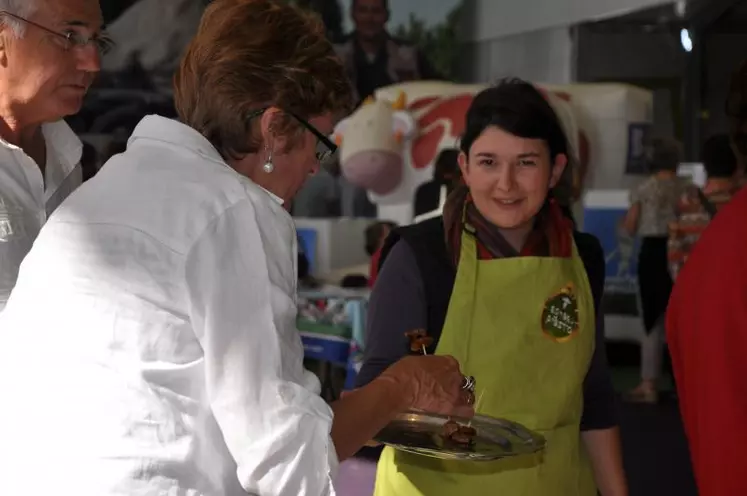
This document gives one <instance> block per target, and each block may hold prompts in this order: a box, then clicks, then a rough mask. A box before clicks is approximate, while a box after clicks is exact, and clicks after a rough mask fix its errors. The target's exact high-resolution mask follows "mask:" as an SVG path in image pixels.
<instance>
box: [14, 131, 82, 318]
mask: <svg viewBox="0 0 747 496" xmlns="http://www.w3.org/2000/svg"><path fill="white" fill-rule="evenodd" d="M42 134H43V135H44V141H45V143H46V148H47V150H46V152H47V163H46V164H45V167H44V170H45V174H44V177H42V172H41V169H40V168H39V165H38V164H37V163H36V162H35V161H34V159H32V158H31V157H29V156H28V155H27V154H26V152H24V151H23V150H22V149H21V148H19V147H17V146H15V145H12V144H10V143H8V142H6V141H3V140H0V310H2V309H3V307H5V303H6V302H7V301H8V296H10V292H11V291H12V290H13V287H14V286H15V283H16V278H17V277H18V267H19V266H20V265H21V262H22V261H23V259H24V257H25V256H26V254H27V253H28V252H29V250H30V249H31V245H32V244H33V242H34V239H35V238H36V236H37V234H39V229H41V226H43V225H44V222H45V221H46V220H47V216H48V215H49V214H51V213H52V212H53V211H54V209H55V208H57V206H59V204H60V203H62V201H63V200H64V199H65V198H67V196H68V195H69V194H70V193H71V192H72V191H73V190H74V189H75V188H77V187H78V186H80V184H81V182H82V178H83V176H82V173H81V169H80V157H81V153H82V150H83V146H82V144H81V142H80V140H79V139H78V137H77V136H76V135H75V133H73V131H72V130H71V129H70V128H69V127H68V125H67V124H66V123H65V122H64V121H58V122H54V123H50V124H43V125H42Z"/></svg>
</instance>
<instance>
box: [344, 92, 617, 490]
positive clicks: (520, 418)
mask: <svg viewBox="0 0 747 496" xmlns="http://www.w3.org/2000/svg"><path fill="white" fill-rule="evenodd" d="M573 164H574V159H573V153H572V150H571V148H570V145H569V144H568V140H567V138H566V135H565V133H564V130H563V128H562V125H561V123H560V121H559V119H558V117H557V115H556V114H555V112H554V111H553V108H552V107H551V105H550V104H549V103H548V102H547V101H546V100H545V99H544V98H543V97H542V95H541V93H540V92H539V91H538V90H537V89H536V88H534V87H533V86H532V85H530V84H529V83H526V82H523V81H518V80H507V81H503V82H501V83H499V84H498V85H496V86H494V87H491V88H488V89H486V90H484V91H483V92H482V93H480V94H478V95H477V96H476V97H475V99H474V101H473V103H472V106H471V107H470V109H469V111H468V112H467V118H466V130H465V133H464V135H463V136H462V139H461V142H460V154H459V166H460V169H461V173H462V178H463V183H462V184H461V185H460V186H458V187H457V188H456V189H455V190H454V191H453V192H452V193H451V194H450V195H449V199H448V201H447V204H446V206H445V208H444V215H443V218H437V219H433V220H429V221H425V222H423V223H420V224H416V225H414V226H409V227H405V228H401V229H397V230H395V231H394V232H393V233H392V235H390V237H389V239H388V240H387V242H386V244H385V247H384V249H383V250H382V254H381V260H382V261H381V272H380V274H379V278H378V280H377V282H376V285H375V287H374V289H373V293H372V295H371V299H370V302H369V318H368V328H367V336H366V349H365V361H364V365H363V368H362V370H361V372H360V375H359V377H358V381H359V385H363V384H367V383H368V382H369V381H371V380H373V378H375V377H377V376H378V375H379V374H380V373H382V372H383V371H384V370H385V369H386V368H387V367H388V366H389V365H390V364H391V363H394V362H395V361H396V360H397V359H399V358H400V357H402V356H403V355H405V354H407V353H408V352H409V343H408V340H407V337H406V336H405V333H406V332H408V331H410V330H413V329H425V330H426V331H427V334H428V336H429V337H430V338H432V339H433V342H432V345H431V346H430V347H429V349H428V353H429V354H449V355H453V356H454V357H456V358H457V359H458V360H459V363H460V364H461V365H462V369H463V371H464V372H465V374H467V375H469V376H474V377H475V378H476V384H477V387H476V391H475V394H476V396H479V397H480V398H481V401H480V404H479V405H478V411H477V413H479V414H484V415H489V416H492V417H498V418H508V419H510V420H513V421H517V422H520V423H522V424H524V425H526V426H527V427H529V428H530V429H534V430H538V431H540V432H542V434H543V435H544V436H545V437H546V438H547V440H548V443H547V451H546V453H545V456H544V459H543V460H538V459H536V458H531V457H529V458H525V457H518V458H516V459H506V460H502V461H498V462H495V463H487V464H481V465H480V466H479V467H475V466H473V465H465V463H464V462H447V461H438V462H434V461H432V460H429V459H426V458H424V457H421V456H417V455H410V454H405V453H395V452H394V451H393V450H391V449H389V448H386V449H385V450H384V452H383V453H382V457H381V460H380V462H379V468H378V474H377V482H376V494H377V495H388V494H398V495H424V494H427V495H436V496H438V495H442V494H443V495H451V494H484V493H485V488H486V487H500V488H501V492H502V493H505V494H524V495H537V496H567V495H569V494H574V495H577V496H594V495H596V494H597V490H599V491H601V493H602V494H603V495H605V496H611V495H615V496H617V495H625V494H627V489H626V483H625V477H624V473H623V468H622V462H621V457H620V446H619V438H618V431H617V423H616V418H615V417H616V415H615V406H614V405H615V403H614V395H613V391H612V388H611V384H610V377H609V371H608V368H607V365H606V358H605V355H604V346H602V345H601V343H602V340H603V338H604V335H603V330H602V326H601V324H600V322H601V319H600V312H599V304H600V299H601V294H602V289H603V286H604V267H605V265H604V256H603V252H602V249H601V246H600V245H599V242H598V241H597V240H596V239H595V238H594V237H593V236H590V235H588V234H582V233H579V232H576V231H575V230H574V227H573V222H572V221H571V220H570V219H569V218H568V217H567V216H566V215H565V214H564V213H563V212H564V208H565V207H567V203H566V202H567V198H569V197H570V196H569V194H570V191H571V184H572V182H571V177H572V172H571V167H572V166H573ZM595 343H598V344H596V345H595Z"/></svg>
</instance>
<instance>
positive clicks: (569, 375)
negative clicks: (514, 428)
mask: <svg viewBox="0 0 747 496" xmlns="http://www.w3.org/2000/svg"><path fill="white" fill-rule="evenodd" d="M594 329H595V317H594V304H593V299H592V295H591V289H590V286H589V281H588V279H587V276H586V271H585V269H584V265H583V262H582V260H581V259H580V257H579V256H578V251H577V250H576V247H575V245H574V246H573V256H572V257H571V258H551V257H513V258H504V259H495V260H486V261H483V260H478V258H477V247H476V243H475V238H474V236H473V235H471V234H468V233H465V234H463V235H462V250H461V256H460V260H459V267H458V271H457V276H456V281H455V284H454V290H453V292H452V296H451V300H450V302H449V310H448V313H447V316H446V322H445V323H444V328H443V332H442V334H441V338H440V340H439V343H438V347H437V350H436V353H437V354H442V355H453V356H454V357H455V358H456V359H457V360H459V363H460V364H461V366H462V370H463V372H464V373H465V374H466V375H473V376H475V379H476V380H477V384H476V388H475V397H476V398H477V400H478V401H477V405H476V406H477V412H478V413H480V414H484V415H489V416H492V417H498V418H506V419H509V420H513V421H516V422H519V423H521V424H523V425H525V426H526V427H528V428H530V429H532V430H535V431H537V432H540V433H541V434H543V435H544V436H545V438H546V439H547V447H546V449H545V452H544V453H543V454H538V455H531V456H529V455H527V456H519V457H515V458H506V459H503V460H498V461H496V462H464V461H444V460H437V459H433V458H428V457H425V456H420V455H414V454H410V453H404V452H401V451H395V450H393V449H392V448H388V447H387V448H385V449H384V451H383V453H382V455H381V459H380V460H379V465H378V470H377V474H376V491H375V496H395V495H396V496H400V495H402V496H410V495H426V496H432V495H449V496H454V495H462V494H464V495H469V496H481V495H506V496H595V495H596V494H597V489H596V485H595V483H594V480H593V475H592V471H591V466H590V464H589V460H588V457H587V455H586V452H585V450H584V447H583V446H582V445H581V442H580V432H579V423H580V419H581V413H582V410H583V382H584V377H585V376H586V372H587V370H588V368H589V363H590V361H591V356H592V353H593V349H594V335H595V331H594Z"/></svg>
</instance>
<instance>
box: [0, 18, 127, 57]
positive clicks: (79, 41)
mask: <svg viewBox="0 0 747 496" xmlns="http://www.w3.org/2000/svg"><path fill="white" fill-rule="evenodd" d="M0 16H8V17H12V18H13V19H16V20H19V21H21V22H25V23H26V24H29V25H31V26H34V27H36V28H39V29H41V30H43V31H46V32H47V33H49V34H52V35H54V36H57V37H58V38H60V39H61V40H63V42H64V43H65V45H64V48H65V50H66V51H68V50H71V49H73V48H82V47H85V46H88V45H90V44H93V45H95V46H96V49H97V50H98V51H99V53H100V54H101V55H103V54H105V53H107V52H108V51H109V50H111V49H112V48H113V47H114V41H113V40H112V39H111V38H109V37H108V36H107V35H105V34H94V35H93V36H86V35H84V34H82V33H80V32H78V31H74V30H70V31H66V32H64V33H60V32H59V31H55V30H54V29H50V28H48V27H46V26H42V25H41V24H38V23H36V22H34V21H29V20H28V19H26V18H24V17H21V16H17V15H15V14H11V13H10V12H6V11H4V10H0Z"/></svg>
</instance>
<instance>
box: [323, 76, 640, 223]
mask: <svg viewBox="0 0 747 496" xmlns="http://www.w3.org/2000/svg"><path fill="white" fill-rule="evenodd" d="M486 86H487V85H484V84H481V85H460V84H454V83H447V82H435V81H415V82H407V83H401V84H396V85H391V86H387V87H383V88H380V89H379V90H377V92H376V93H375V95H374V98H372V99H370V100H369V101H367V102H365V103H364V104H363V105H362V106H361V107H360V108H358V109H357V110H356V111H355V112H354V113H353V114H352V115H351V116H349V117H348V118H347V119H345V120H343V121H341V122H340V123H339V124H338V125H337V127H336V128H335V131H334V139H335V141H336V142H337V143H338V145H340V147H341V155H340V165H341V169H342V173H343V174H344V175H345V177H346V179H347V180H348V181H350V182H351V183H352V184H354V185H356V186H359V187H361V188H365V189H366V190H367V191H368V193H369V197H370V199H371V201H372V202H373V203H375V204H376V205H377V206H378V209H379V217H380V218H381V219H385V220H393V221H396V222H398V223H400V224H409V223H411V222H412V221H413V209H412V204H413V195H414V193H415V190H416V189H417V188H418V186H420V185H421V184H423V183H425V182H427V181H430V180H431V179H432V174H433V172H432V167H433V162H434V161H435V159H436V157H437V156H438V154H439V153H440V151H441V150H443V149H445V148H454V147H457V146H458V141H459V138H460V136H461V135H462V132H463V131H464V124H465V122H464V121H465V115H466V112H467V109H468V108H469V105H470V104H471V102H472V99H473V97H474V95H475V94H476V93H478V92H479V91H481V90H482V89H484V88H485V87H486ZM538 87H539V88H540V90H542V91H543V93H544V94H545V96H546V97H547V99H548V101H549V102H550V104H551V105H552V106H553V108H554V109H555V111H556V112H557V113H558V116H559V117H560V119H561V122H562V124H563V126H564V128H565V130H566V133H567V134H568V136H569V139H570V141H571V145H572V147H573V149H574V152H575V154H576V156H577V157H578V159H579V165H580V166H579V167H578V168H577V170H576V171H575V172H576V175H575V178H574V179H575V182H576V188H577V193H578V195H579V196H580V194H581V191H582V189H583V187H584V186H590V184H589V183H590V180H592V179H591V178H594V179H593V181H597V180H601V181H603V182H605V183H607V182H609V183H610V185H609V186H601V185H594V187H612V188H619V187H621V186H620V184H619V182H620V180H621V179H622V176H623V175H624V171H625V163H624V162H625V159H626V153H628V150H629V148H630V143H629V141H630V140H629V139H628V134H629V133H628V128H627V126H628V125H629V124H630V123H640V124H646V123H650V121H651V108H652V105H653V104H652V97H651V94H650V93H648V92H645V91H643V90H638V89H636V88H633V87H630V86H625V85H568V86H549V85H538ZM621 126H622V127H624V128H625V129H624V130H623V129H622V128H621ZM623 131H624V132H623ZM639 148H640V147H639ZM641 152H642V150H641ZM602 162H604V163H602ZM599 167H602V168H603V169H604V170H605V173H602V174H599V173H597V172H595V171H590V169H596V168H599ZM607 169H610V170H611V172H608V171H607ZM587 171H588V173H587ZM615 178H616V179H615ZM615 181H617V184H613V183H614V182H615Z"/></svg>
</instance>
